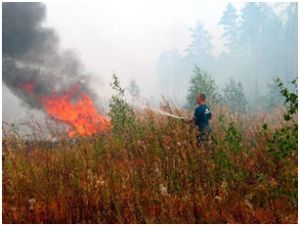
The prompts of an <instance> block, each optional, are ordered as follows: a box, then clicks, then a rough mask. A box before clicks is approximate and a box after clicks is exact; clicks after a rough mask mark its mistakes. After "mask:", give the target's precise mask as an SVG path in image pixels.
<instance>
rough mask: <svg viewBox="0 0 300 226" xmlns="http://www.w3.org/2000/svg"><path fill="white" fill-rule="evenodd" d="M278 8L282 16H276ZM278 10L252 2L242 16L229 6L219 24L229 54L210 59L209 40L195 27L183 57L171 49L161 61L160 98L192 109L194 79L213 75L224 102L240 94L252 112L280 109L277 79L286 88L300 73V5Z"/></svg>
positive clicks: (278, 5)
mask: <svg viewBox="0 0 300 226" xmlns="http://www.w3.org/2000/svg"><path fill="white" fill-rule="evenodd" d="M275 7H276V8H277V9H280V10H278V12H275V10H274V9H275ZM275 7H274V6H271V5H270V4H267V3H254V2H250V3H246V4H245V5H244V6H243V8H242V9H241V10H240V12H238V11H237V9H236V8H235V7H234V6H233V5H232V4H231V3H229V4H228V5H227V8H226V9H225V10H224V12H223V16H222V17H221V18H220V21H219V26H221V27H222V28H223V34H222V37H221V39H222V41H223V43H224V46H225V47H226V51H223V52H222V53H221V54H220V55H219V56H218V57H214V56H213V54H212V50H213V45H212V43H211V36H210V34H209V33H208V31H207V30H206V29H205V26H204V25H203V24H202V23H201V22H197V24H196V25H195V26H194V27H193V28H191V29H190V32H191V43H190V45H189V46H188V48H187V49H186V50H185V51H184V52H183V53H181V52H180V51H179V50H177V49H173V50H171V51H166V52H163V53H162V54H161V55H160V57H159V60H158V63H157V75H158V78H159V81H160V85H161V89H162V93H163V94H164V95H166V96H169V97H174V98H176V99H177V100H178V101H179V102H180V103H182V104H185V105H188V104H189V98H191V96H189V94H190V93H191V89H193V82H195V81H196V80H197V79H196V78H195V77H197V75H199V73H200V74H201V75H203V77H204V78H205V74H208V73H209V74H210V76H211V78H212V79H213V80H214V81H215V83H217V84H220V85H221V86H222V87H223V93H224V92H225V93H227V94H226V95H227V97H226V95H225V94H224V95H225V96H223V98H228V99H230V98H229V97H228V95H229V96H230V95H232V94H230V92H237V91H239V92H243V94H244V95H242V96H241V98H245V103H247V104H250V105H251V106H257V105H264V106H266V107H272V106H273V105H277V103H278V101H279V102H280V101H281V100H280V92H279V91H278V88H277V85H276V82H275V80H274V78H275V77H276V76H277V77H280V78H281V80H282V81H283V82H284V83H285V84H287V83H288V81H291V80H292V79H294V78H295V77H297V73H298V55H297V54H298V44H297V42H298V30H297V27H298V25H297V14H298V12H297V3H276V5H275ZM193 75H194V77H193ZM198 77H199V76H198ZM198 79H199V78H198ZM194 86H195V87H196V85H194ZM188 87H190V90H189V89H188ZM195 87H194V88H195ZM243 87H244V88H243ZM188 90H189V91H188ZM234 90H235V91H234ZM186 96H187V98H186ZM213 98H214V97H213ZM276 98H278V99H276ZM246 99H248V100H246ZM281 99H282V98H281ZM245 106H246V105H245ZM241 108H244V106H242V107H241Z"/></svg>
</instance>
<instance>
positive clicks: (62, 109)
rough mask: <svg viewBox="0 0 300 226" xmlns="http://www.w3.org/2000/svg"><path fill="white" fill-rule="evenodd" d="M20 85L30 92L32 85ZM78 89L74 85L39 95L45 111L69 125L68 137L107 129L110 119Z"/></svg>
mask: <svg viewBox="0 0 300 226" xmlns="http://www.w3.org/2000/svg"><path fill="white" fill-rule="evenodd" d="M21 87H22V88H23V89H24V90H25V91H27V92H32V91H33V87H34V85H33V84H30V83H24V84H23V85H22V86H21ZM79 89H80V86H78V85H75V86H74V87H73V88H72V89H70V90H68V91H67V92H64V93H63V94H57V93H55V94H52V95H50V96H44V97H40V100H41V103H42V105H43V107H44V110H45V112H47V114H48V115H49V116H50V117H52V118H54V119H55V120H58V121H61V122H63V123H66V124H68V125H70V126H71V129H69V131H68V135H69V136H70V137H73V136H75V135H80V136H90V135H93V134H97V133H103V132H106V131H107V130H109V128H110V120H109V119H108V118H107V117H105V116H103V115H100V114H99V113H98V112H97V110H96V107H95V105H94V103H93V101H92V99H91V98H90V96H89V95H88V94H87V93H85V92H81V93H80V90H79ZM78 93H80V95H79V98H77V101H76V102H75V103H72V100H73V99H74V96H75V95H78Z"/></svg>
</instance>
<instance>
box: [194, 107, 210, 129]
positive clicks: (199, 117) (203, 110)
mask: <svg viewBox="0 0 300 226" xmlns="http://www.w3.org/2000/svg"><path fill="white" fill-rule="evenodd" d="M210 119H211V112H210V110H209V108H208V106H207V105H206V104H202V105H199V106H198V107H197V108H196V109H195V113H194V120H195V123H196V125H197V126H198V128H199V130H204V129H206V128H209V120H210Z"/></svg>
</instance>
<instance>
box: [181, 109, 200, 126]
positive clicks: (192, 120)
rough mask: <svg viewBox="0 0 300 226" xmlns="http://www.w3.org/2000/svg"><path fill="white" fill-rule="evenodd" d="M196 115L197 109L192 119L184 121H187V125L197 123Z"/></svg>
mask: <svg viewBox="0 0 300 226" xmlns="http://www.w3.org/2000/svg"><path fill="white" fill-rule="evenodd" d="M196 114H197V109H195V111H194V115H193V117H192V118H186V119H184V121H185V122H186V123H192V122H195V121H196Z"/></svg>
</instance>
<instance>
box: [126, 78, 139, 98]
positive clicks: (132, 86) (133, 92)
mask: <svg viewBox="0 0 300 226" xmlns="http://www.w3.org/2000/svg"><path fill="white" fill-rule="evenodd" d="M128 91H129V94H130V96H131V98H132V102H133V103H135V102H136V101H137V100H138V98H139V97H140V88H139V87H138V85H137V84H136V81H135V80H134V79H131V80H130V82H129V87H128Z"/></svg>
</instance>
